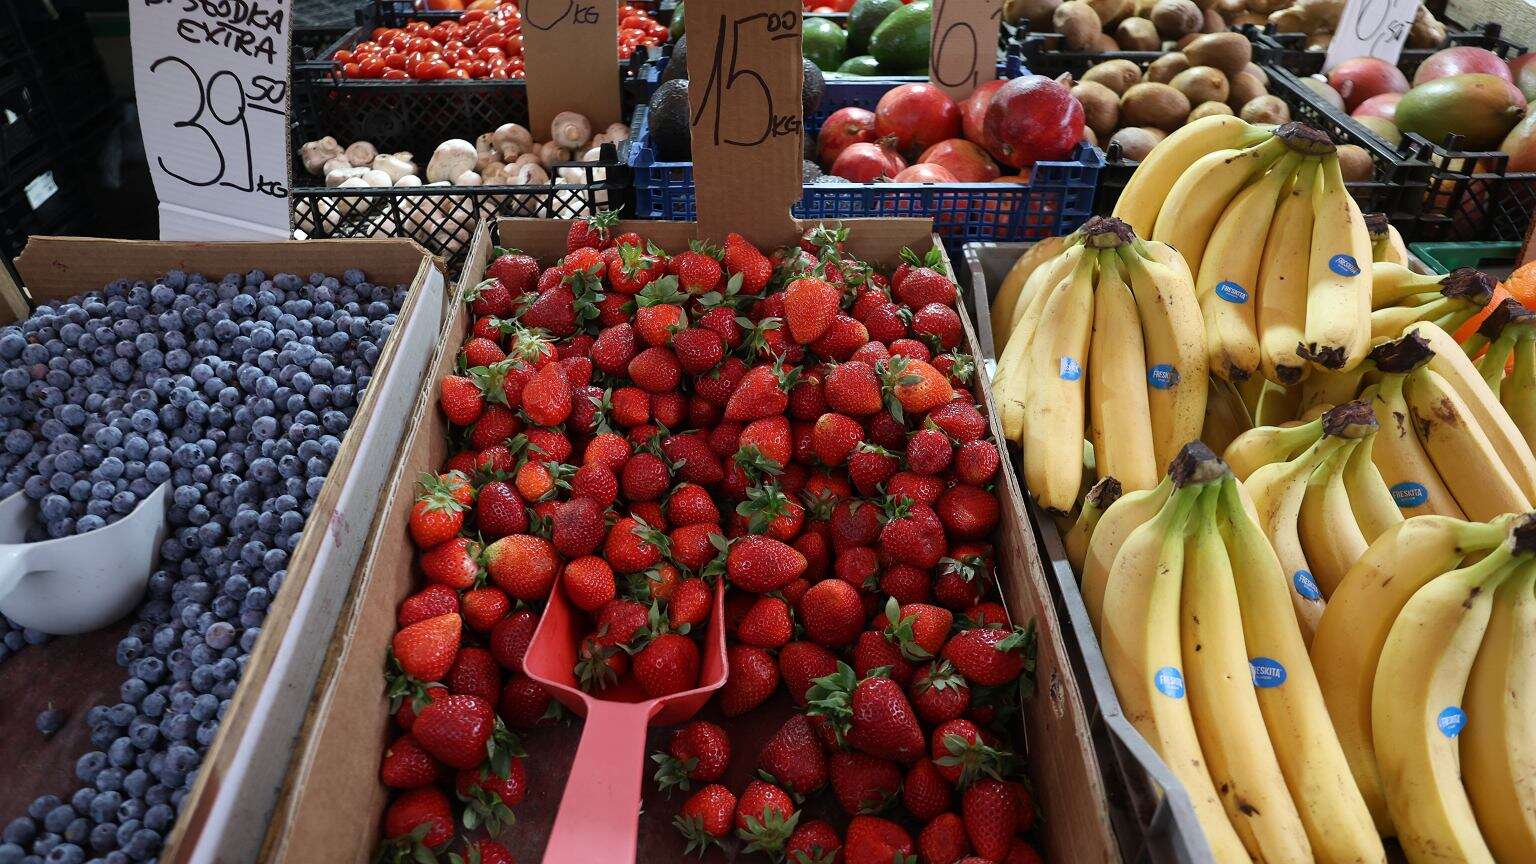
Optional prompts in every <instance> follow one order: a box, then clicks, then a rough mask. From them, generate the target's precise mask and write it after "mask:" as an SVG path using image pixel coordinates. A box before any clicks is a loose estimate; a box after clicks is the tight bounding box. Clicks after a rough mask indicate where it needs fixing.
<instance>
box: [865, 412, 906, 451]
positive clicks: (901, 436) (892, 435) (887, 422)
mask: <svg viewBox="0 0 1536 864" xmlns="http://www.w3.org/2000/svg"><path fill="white" fill-rule="evenodd" d="M866 425H867V426H868V427H869V443H871V444H878V445H880V446H881V447H884V448H885V449H887V450H900V449H902V448H904V447H906V445H907V427H906V425H905V424H904V423H903V421H901V420H897V419H896V418H895V417H893V416H891V412H890V411H889V410H884V411H881V412H880V413H879V414H876V415H875V416H873V417H871V418H869V423H867V424H866Z"/></svg>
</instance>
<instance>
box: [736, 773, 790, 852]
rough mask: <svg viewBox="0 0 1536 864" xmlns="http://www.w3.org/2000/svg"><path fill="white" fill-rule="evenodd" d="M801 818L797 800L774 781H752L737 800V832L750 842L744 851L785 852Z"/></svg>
mask: <svg viewBox="0 0 1536 864" xmlns="http://www.w3.org/2000/svg"><path fill="white" fill-rule="evenodd" d="M799 821H800V814H799V813H797V812H795V802H794V801H792V800H790V797H789V794H788V793H786V792H785V791H784V790H783V789H780V788H779V787H777V786H775V785H773V784H772V783H767V782H764V781H762V780H753V781H751V782H750V783H748V784H747V788H746V789H744V790H742V793H741V798H740V800H738V801H737V802H736V834H737V836H739V837H741V839H743V840H746V841H747V845H746V846H745V847H743V848H742V851H743V852H748V853H750V852H763V853H765V854H768V855H772V856H778V855H780V854H782V852H783V850H784V844H785V843H786V842H788V841H789V835H790V833H791V832H793V831H794V830H795V826H796V825H797V824H799Z"/></svg>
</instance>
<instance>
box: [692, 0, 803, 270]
mask: <svg viewBox="0 0 1536 864" xmlns="http://www.w3.org/2000/svg"><path fill="white" fill-rule="evenodd" d="M800 24H801V4H800V0H689V3H688V79H689V84H688V103H689V110H690V112H691V116H690V123H691V124H692V139H693V180H694V188H695V190H696V195H697V201H698V218H699V230H700V233H701V234H703V235H704V236H706V237H711V238H714V239H720V238H723V237H724V236H725V235H726V234H727V233H728V232H732V231H734V232H737V233H739V234H741V235H742V236H744V237H746V238H747V239H748V240H751V241H753V242H755V243H759V244H761V245H777V244H779V243H782V242H783V240H784V238H785V237H786V236H790V235H792V234H794V233H795V227H794V220H793V218H792V217H791V215H790V212H789V208H790V207H791V206H793V205H794V203H795V202H796V201H799V200H800V195H801V192H802V186H801V179H800V171H801V161H802V160H803V159H804V154H805V144H804V138H803V136H804V130H803V125H802V118H801V113H802V112H801V102H800V98H801V91H802V89H803V87H804V78H803V73H802V65H801V64H802V62H803V60H802V56H803V52H802V50H801V44H800Z"/></svg>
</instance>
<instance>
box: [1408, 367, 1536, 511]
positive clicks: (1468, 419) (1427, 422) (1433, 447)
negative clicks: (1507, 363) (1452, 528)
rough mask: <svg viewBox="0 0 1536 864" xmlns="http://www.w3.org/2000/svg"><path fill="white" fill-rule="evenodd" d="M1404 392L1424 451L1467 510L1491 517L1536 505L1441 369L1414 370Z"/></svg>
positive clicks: (1458, 503) (1452, 492)
mask: <svg viewBox="0 0 1536 864" xmlns="http://www.w3.org/2000/svg"><path fill="white" fill-rule="evenodd" d="M1403 396H1404V397H1405V398H1406V399H1407V401H1408V410H1409V412H1410V413H1411V415H1412V418H1413V425H1414V429H1415V431H1416V432H1418V434H1419V442H1420V443H1421V444H1423V445H1424V452H1425V453H1428V454H1429V458H1430V461H1431V462H1433V463H1434V464H1435V470H1436V472H1438V473H1439V474H1440V478H1441V479H1442V480H1444V481H1445V484H1446V486H1447V487H1448V488H1449V489H1450V490H1451V494H1452V495H1454V496H1455V497H1456V504H1457V505H1458V506H1460V507H1461V509H1462V512H1464V513H1466V514H1467V515H1468V516H1469V517H1471V518H1473V519H1478V520H1481V521H1487V520H1489V519H1492V518H1493V517H1495V516H1498V515H1500V514H1502V513H1521V512H1524V511H1526V510H1529V509H1530V507H1531V502H1530V499H1528V498H1526V496H1525V493H1524V492H1523V491H1521V489H1520V486H1519V484H1517V483H1516V482H1515V478H1514V477H1513V476H1512V475H1511V474H1510V472H1509V470H1508V469H1507V468H1505V467H1504V463H1503V462H1502V461H1500V459H1499V454H1498V453H1497V452H1496V451H1495V450H1494V448H1493V444H1492V442H1490V441H1489V439H1488V436H1487V435H1486V434H1484V432H1483V430H1482V428H1481V427H1480V426H1478V425H1477V422H1476V420H1475V419H1474V418H1473V416H1472V412H1471V409H1469V408H1468V407H1467V403H1466V402H1465V401H1463V400H1462V398H1461V396H1460V394H1458V393H1457V392H1456V390H1455V389H1454V388H1453V387H1451V385H1450V383H1449V382H1447V381H1446V380H1445V378H1443V377H1442V376H1441V375H1440V373H1438V372H1436V371H1435V370H1433V369H1429V368H1419V369H1416V370H1414V371H1413V372H1410V373H1408V377H1407V380H1406V381H1404V383H1403Z"/></svg>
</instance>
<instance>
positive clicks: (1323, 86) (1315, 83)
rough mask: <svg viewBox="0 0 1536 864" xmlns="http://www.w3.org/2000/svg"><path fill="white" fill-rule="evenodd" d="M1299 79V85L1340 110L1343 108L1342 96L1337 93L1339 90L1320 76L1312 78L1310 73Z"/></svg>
mask: <svg viewBox="0 0 1536 864" xmlns="http://www.w3.org/2000/svg"><path fill="white" fill-rule="evenodd" d="M1299 80H1300V81H1301V86H1303V87H1305V88H1307V89H1308V90H1311V91H1312V92H1313V93H1316V94H1317V95H1318V96H1320V97H1322V100H1323V101H1324V102H1327V103H1328V104H1329V105H1332V106H1333V107H1335V108H1337V109H1339V110H1340V111H1343V110H1344V97H1343V96H1340V95H1339V91H1337V90H1335V89H1333V88H1332V87H1330V86H1329V85H1328V82H1327V81H1324V80H1322V79H1321V78H1314V77H1313V76H1311V75H1308V76H1307V77H1305V78H1301V79H1299Z"/></svg>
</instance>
